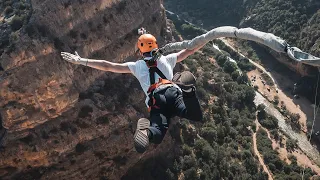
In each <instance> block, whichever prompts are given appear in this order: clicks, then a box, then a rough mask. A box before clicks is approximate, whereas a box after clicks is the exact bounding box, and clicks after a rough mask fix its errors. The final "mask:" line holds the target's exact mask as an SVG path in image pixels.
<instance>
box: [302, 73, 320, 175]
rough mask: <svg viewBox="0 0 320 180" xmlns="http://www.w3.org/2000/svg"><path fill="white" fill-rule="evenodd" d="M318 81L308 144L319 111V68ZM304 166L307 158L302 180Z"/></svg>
mask: <svg viewBox="0 0 320 180" xmlns="http://www.w3.org/2000/svg"><path fill="white" fill-rule="evenodd" d="M318 70H319V72H318V80H317V86H316V94H315V97H314V109H313V122H312V127H311V133H310V137H309V142H310V143H311V137H312V133H313V128H314V122H315V120H316V117H317V114H318V111H319V105H320V103H319V104H318V106H317V97H318V88H319V77H320V68H319V69H318ZM306 164H307V157H306V158H305V162H304V167H303V171H302V180H304V173H305V170H306Z"/></svg>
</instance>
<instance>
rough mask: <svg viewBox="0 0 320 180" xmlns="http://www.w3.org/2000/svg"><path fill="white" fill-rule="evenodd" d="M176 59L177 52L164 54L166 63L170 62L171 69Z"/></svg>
mask: <svg viewBox="0 0 320 180" xmlns="http://www.w3.org/2000/svg"><path fill="white" fill-rule="evenodd" d="M177 59H178V54H177V53H172V54H168V55H167V56H166V60H167V63H168V64H170V66H171V67H172V69H173V68H174V67H175V66H176V63H177Z"/></svg>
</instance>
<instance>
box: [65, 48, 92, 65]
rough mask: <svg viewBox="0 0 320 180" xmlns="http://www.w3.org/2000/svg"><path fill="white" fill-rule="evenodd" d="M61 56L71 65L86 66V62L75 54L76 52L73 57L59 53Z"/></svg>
mask: <svg viewBox="0 0 320 180" xmlns="http://www.w3.org/2000/svg"><path fill="white" fill-rule="evenodd" d="M61 56H62V58H63V59H64V60H66V61H68V62H71V63H73V64H82V65H86V64H87V60H85V59H83V58H81V57H80V56H79V54H78V53H77V51H76V52H75V55H74V54H71V53H68V52H61Z"/></svg>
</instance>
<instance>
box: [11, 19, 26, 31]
mask: <svg viewBox="0 0 320 180" xmlns="http://www.w3.org/2000/svg"><path fill="white" fill-rule="evenodd" d="M24 18H25V17H24V16H15V17H14V18H13V19H12V21H11V22H10V25H11V28H12V30H14V31H17V30H19V29H20V28H21V27H22V25H23V21H24Z"/></svg>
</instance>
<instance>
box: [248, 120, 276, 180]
mask: <svg viewBox="0 0 320 180" xmlns="http://www.w3.org/2000/svg"><path fill="white" fill-rule="evenodd" d="M256 128H257V130H256V132H257V131H258V130H259V128H260V124H259V122H258V120H256ZM256 132H255V133H253V135H252V141H253V151H254V154H255V155H256V156H257V157H258V160H259V162H260V164H261V166H262V168H263V171H264V172H266V173H267V174H268V180H273V178H272V174H271V172H270V171H269V169H268V168H267V166H266V164H265V163H264V160H263V158H262V156H261V154H260V153H259V150H258V146H257V133H256Z"/></svg>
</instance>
